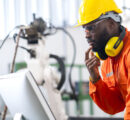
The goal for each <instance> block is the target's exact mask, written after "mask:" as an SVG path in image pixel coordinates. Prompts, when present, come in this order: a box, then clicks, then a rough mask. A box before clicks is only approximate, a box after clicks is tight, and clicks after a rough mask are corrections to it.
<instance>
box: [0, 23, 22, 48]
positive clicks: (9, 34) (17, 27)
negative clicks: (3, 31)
mask: <svg viewBox="0 0 130 120" xmlns="http://www.w3.org/2000/svg"><path fill="white" fill-rule="evenodd" d="M23 26H24V25H19V26H16V27H14V28H13V29H12V30H11V31H10V32H9V33H8V34H7V36H6V37H5V38H4V40H3V42H2V44H1V46H0V49H1V48H2V46H3V45H4V43H5V41H6V40H7V39H8V38H9V36H10V34H11V32H12V31H14V30H15V29H16V28H20V27H23Z"/></svg>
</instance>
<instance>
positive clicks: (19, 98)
mask: <svg viewBox="0 0 130 120" xmlns="http://www.w3.org/2000/svg"><path fill="white" fill-rule="evenodd" d="M0 94H1V96H2V98H3V100H4V102H5V104H6V105H7V107H8V110H9V112H10V113H11V115H12V116H15V114H16V113H20V114H22V115H23V116H24V118H25V120H56V117H55V116H54V114H53V112H52V110H51V108H50V106H49V104H48V102H47V99H46V97H45V95H44V94H43V92H41V90H40V88H39V86H38V85H37V83H36V80H35V78H34V76H33V75H32V74H31V72H30V71H29V70H27V69H26V70H24V71H22V72H18V73H12V74H8V75H4V76H0Z"/></svg>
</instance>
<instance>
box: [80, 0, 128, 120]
mask: <svg viewBox="0 0 130 120" xmlns="http://www.w3.org/2000/svg"><path fill="white" fill-rule="evenodd" d="M119 13H121V10H120V9H119V8H118V7H117V5H116V4H115V2H114V0H83V1H82V4H81V6H80V9H79V20H78V26H83V28H84V29H85V33H86V38H87V41H88V43H89V45H90V48H89V49H88V50H87V52H86V57H85V63H86V66H87V69H88V71H89V73H90V83H89V85H90V86H89V87H90V88H89V89H90V90H89V94H90V96H91V97H92V99H93V101H94V102H95V103H96V104H97V105H98V106H99V107H100V108H101V109H102V110H103V111H104V112H106V113H109V114H115V113H118V112H121V111H123V110H124V109H125V108H126V111H125V115H124V120H130V32H129V31H127V29H126V28H124V27H123V26H122V25H121V17H120V16H119ZM91 51H93V52H94V53H96V56H95V55H93V54H92V55H90V53H91ZM99 59H101V60H102V61H103V62H102V65H101V74H100V73H99V70H98V67H99V66H100V60H99Z"/></svg>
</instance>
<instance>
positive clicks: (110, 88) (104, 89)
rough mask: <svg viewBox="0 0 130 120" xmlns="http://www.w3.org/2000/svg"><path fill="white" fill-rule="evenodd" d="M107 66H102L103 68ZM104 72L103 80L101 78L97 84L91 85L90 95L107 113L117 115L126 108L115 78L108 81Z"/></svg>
mask: <svg viewBox="0 0 130 120" xmlns="http://www.w3.org/2000/svg"><path fill="white" fill-rule="evenodd" d="M104 67H106V66H104V65H102V68H104ZM101 72H102V76H103V79H102V78H100V80H99V81H97V82H96V83H95V84H93V83H92V82H90V83H89V94H90V96H91V98H92V99H93V101H94V102H95V103H96V104H97V105H98V106H99V107H100V108H101V109H102V110H103V111H104V112H106V113H109V114H115V113H118V112H121V111H123V110H124V108H125V103H124V101H123V98H122V96H121V94H120V92H119V90H118V89H117V88H116V87H115V83H114V77H113V76H111V78H110V80H106V79H107V78H106V77H105V76H106V73H104V72H103V70H102V71H101Z"/></svg>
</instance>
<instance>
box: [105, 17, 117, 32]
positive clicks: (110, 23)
mask: <svg viewBox="0 0 130 120" xmlns="http://www.w3.org/2000/svg"><path fill="white" fill-rule="evenodd" d="M107 25H108V27H107V28H108V31H109V32H110V33H114V32H115V30H116V26H117V23H116V22H115V21H114V20H113V19H108V21H107Z"/></svg>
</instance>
